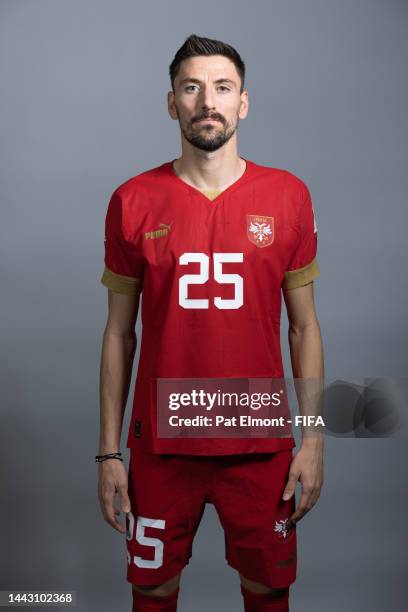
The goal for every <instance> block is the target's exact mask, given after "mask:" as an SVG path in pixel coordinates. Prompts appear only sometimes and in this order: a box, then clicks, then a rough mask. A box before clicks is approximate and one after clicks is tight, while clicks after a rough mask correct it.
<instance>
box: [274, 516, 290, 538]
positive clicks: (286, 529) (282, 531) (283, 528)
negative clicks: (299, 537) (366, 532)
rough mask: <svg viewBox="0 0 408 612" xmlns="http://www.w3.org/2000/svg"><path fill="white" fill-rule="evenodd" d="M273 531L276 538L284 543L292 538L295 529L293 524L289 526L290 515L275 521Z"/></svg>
mask: <svg viewBox="0 0 408 612" xmlns="http://www.w3.org/2000/svg"><path fill="white" fill-rule="evenodd" d="M273 532H274V536H275V540H277V541H278V542H282V544H284V543H285V542H288V541H289V540H291V539H292V537H293V535H294V533H295V529H294V527H293V526H289V517H286V518H281V519H278V520H276V521H275V524H274V527H273Z"/></svg>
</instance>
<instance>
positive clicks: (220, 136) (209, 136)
mask: <svg viewBox="0 0 408 612" xmlns="http://www.w3.org/2000/svg"><path fill="white" fill-rule="evenodd" d="M204 117H207V118H208V117H211V118H214V119H217V120H218V121H219V122H220V123H219V124H218V125H216V124H214V123H212V124H210V123H202V124H200V123H197V122H196V121H193V123H189V124H188V126H183V124H182V122H181V121H180V115H179V125H180V130H181V132H182V134H183V136H184V138H185V139H186V140H187V141H188V142H189V143H190V144H191V145H193V147H196V148H197V149H200V150H201V151H217V149H220V148H221V147H222V146H223V145H225V143H226V142H228V140H229V139H230V138H231V136H233V134H234V133H235V131H236V129H237V127H238V123H239V117H237V123H236V125H231V124H229V123H228V122H227V121H226V120H225V119H224V117H221V116H220V115H216V114H212V115H204ZM201 118H202V117H199V119H201Z"/></svg>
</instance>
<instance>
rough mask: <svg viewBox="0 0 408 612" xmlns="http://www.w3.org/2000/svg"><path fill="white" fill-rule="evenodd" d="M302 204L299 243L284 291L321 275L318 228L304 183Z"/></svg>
mask: <svg viewBox="0 0 408 612" xmlns="http://www.w3.org/2000/svg"><path fill="white" fill-rule="evenodd" d="M302 187H303V188H302V203H301V205H300V211H299V219H298V223H297V230H298V241H297V244H296V247H295V250H294V253H293V255H292V257H291V259H290V262H289V264H288V266H287V269H286V271H285V276H284V280H283V283H282V288H283V289H295V288H296V287H302V286H303V285H307V284H308V283H310V282H311V281H313V280H314V279H315V278H317V277H318V276H319V275H320V269H319V264H318V262H317V258H316V254H317V227H316V220H315V215H314V210H313V204H312V200H311V196H310V192H309V189H308V188H307V186H306V185H305V183H302Z"/></svg>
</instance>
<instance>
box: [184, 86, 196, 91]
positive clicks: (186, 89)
mask: <svg viewBox="0 0 408 612" xmlns="http://www.w3.org/2000/svg"><path fill="white" fill-rule="evenodd" d="M192 87H197V85H187V87H185V91H188V90H189V89H191V88H192Z"/></svg>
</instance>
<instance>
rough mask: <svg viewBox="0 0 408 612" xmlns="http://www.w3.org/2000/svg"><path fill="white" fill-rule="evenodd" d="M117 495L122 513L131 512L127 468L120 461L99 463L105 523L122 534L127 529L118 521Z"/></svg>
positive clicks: (101, 504) (99, 493) (99, 485)
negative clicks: (117, 495)
mask: <svg viewBox="0 0 408 612" xmlns="http://www.w3.org/2000/svg"><path fill="white" fill-rule="evenodd" d="M116 493H118V494H119V498H120V507H121V510H122V512H130V500H129V496H128V477H127V473H126V470H125V467H124V465H123V463H122V462H121V461H119V460H118V459H106V461H101V462H100V463H99V482H98V497H99V504H100V506H101V510H102V514H103V517H104V519H105V521H107V522H108V523H109V525H111V526H112V527H113V528H114V529H116V530H117V531H119V532H120V533H125V532H126V527H125V526H124V525H122V524H121V523H120V522H119V521H118V520H117V516H118V515H120V510H119V509H118V508H116V507H115V495H116Z"/></svg>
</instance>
